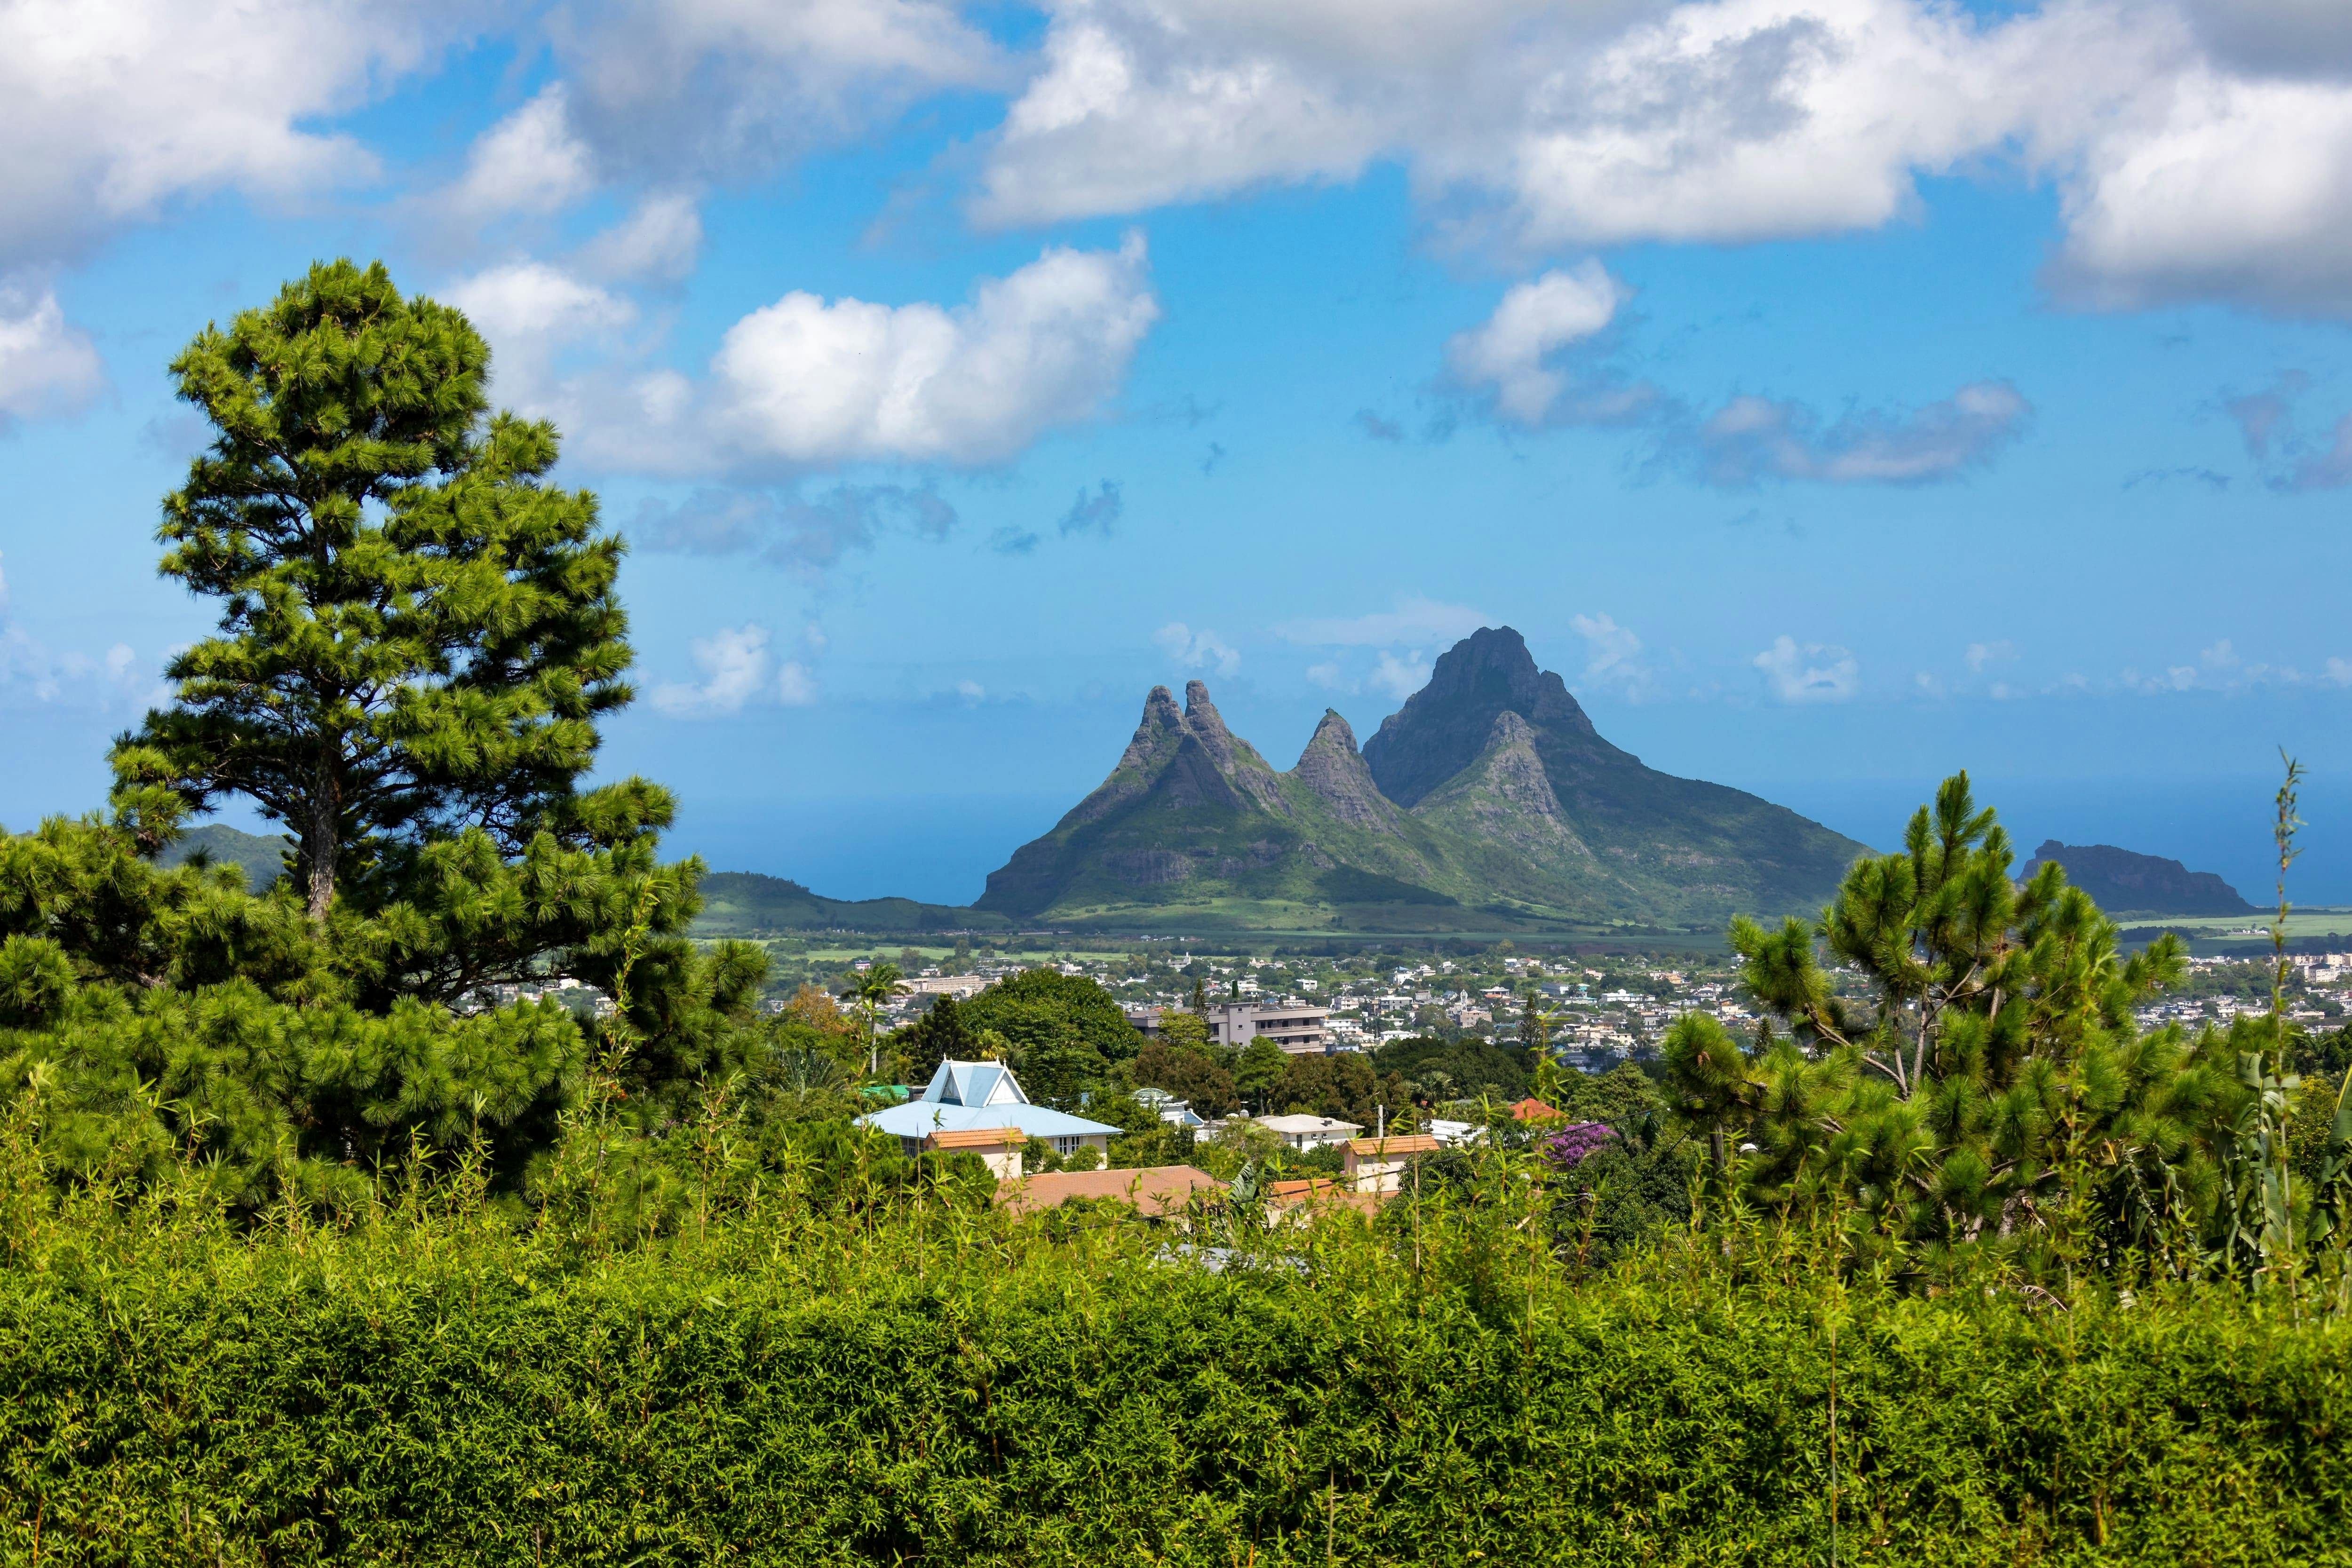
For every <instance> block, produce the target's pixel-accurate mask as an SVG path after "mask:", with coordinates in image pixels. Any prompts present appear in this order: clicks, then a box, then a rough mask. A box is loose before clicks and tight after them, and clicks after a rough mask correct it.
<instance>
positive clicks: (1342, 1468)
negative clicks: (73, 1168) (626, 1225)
mask: <svg viewBox="0 0 2352 1568" xmlns="http://www.w3.org/2000/svg"><path fill="white" fill-rule="evenodd" d="M813 1131H814V1130H813ZM824 1136H825V1137H826V1138H828V1139H830V1140H832V1141H831V1142H830V1143H829V1144H825V1145H822V1146H821V1145H819V1144H818V1143H816V1142H814V1141H813V1142H810V1143H808V1144H807V1145H804V1148H803V1154H804V1155H805V1158H804V1159H803V1161H802V1164H801V1166H800V1170H799V1173H798V1174H795V1175H793V1176H788V1177H784V1178H782V1179H781V1180H780V1182H779V1184H778V1185H777V1186H774V1187H773V1188H772V1189H763V1192H764V1196H761V1197H757V1198H756V1199H752V1198H750V1197H748V1196H747V1198H746V1202H747V1203H748V1204H749V1207H736V1208H734V1209H731V1210H730V1211H728V1212H726V1213H714V1214H712V1215H711V1216H710V1217H709V1218H708V1219H707V1221H703V1222H700V1223H697V1222H695V1221H694V1220H693V1219H692V1218H691V1212H692V1206H691V1204H689V1206H688V1210H689V1217H688V1219H687V1220H686V1221H685V1222H683V1223H681V1224H678V1225H676V1226H674V1227H672V1228H670V1230H669V1231H668V1233H667V1237H666V1239H665V1238H661V1237H656V1238H651V1239H647V1238H644V1237H640V1238H638V1239H635V1240H625V1241H623V1242H622V1243H620V1244H617V1245H613V1246H609V1247H608V1246H604V1245H603V1244H601V1243H599V1244H597V1245H593V1246H587V1247H584V1248H583V1239H584V1238H587V1237H588V1236H590V1235H591V1234H592V1233H591V1231H590V1230H589V1229H587V1228H581V1227H579V1226H575V1225H572V1224H557V1223H551V1222H545V1223H541V1224H539V1225H536V1226H523V1227H518V1226H517V1225H515V1224H514V1223H513V1222H512V1220H511V1219H510V1218H509V1217H506V1216H503V1215H500V1214H499V1213H497V1212H496V1211H495V1210H492V1209H487V1208H482V1207H478V1206H477V1205H476V1203H475V1202H474V1201H473V1200H471V1199H469V1198H468V1197H467V1189H466V1188H465V1187H464V1186H463V1185H462V1184H460V1185H459V1186H457V1187H454V1188H451V1187H442V1188H434V1189H425V1190H423V1191H400V1192H397V1193H395V1194H394V1195H391V1196H392V1197H394V1202H393V1203H392V1206H391V1207H363V1208H362V1209H361V1210H360V1211H358V1212H357V1213H356V1214H355V1215H354V1218H353V1223H352V1225H351V1226H350V1227H349V1228H346V1229H331V1230H325V1231H319V1230H299V1229H295V1228H270V1229H268V1230H265V1231H264V1232H262V1233H260V1234H257V1235H255V1236H251V1237H249V1238H246V1239H239V1238H237V1237H236V1236H233V1235H231V1234H228V1233H226V1232H224V1231H222V1230H220V1229H219V1228H217V1227H216V1226H215V1225H214V1224H213V1223H211V1222H210V1221H208V1220H207V1219H206V1218H205V1213H204V1211H203V1210H202V1209H201V1207H185V1208H178V1209H171V1208H167V1209H163V1210H141V1209H137V1208H132V1209H129V1210H122V1209H113V1210H110V1209H109V1208H108V1207H104V1206H102V1205H100V1204H98V1203H94V1202H90V1201H87V1200H81V1199H73V1200H68V1203H67V1206H66V1207H62V1208H60V1207H42V1208H28V1207H25V1206H24V1205H23V1204H22V1203H21V1202H18V1201H16V1197H15V1196H14V1195H16V1194H17V1193H18V1191H19V1189H18V1188H17V1186H16V1185H15V1184H13V1183H0V1193H5V1194H9V1195H11V1199H10V1201H11V1203H12V1205H13V1207H10V1208H9V1209H8V1210H7V1211H6V1221H7V1223H6V1225H5V1228H0V1243H5V1263H0V1456H5V1457H0V1495H5V1498H6V1500H7V1506H6V1507H5V1509H0V1554H5V1555H6V1556H7V1557H8V1558H9V1559H10V1560H12V1561H30V1560H31V1559H32V1557H33V1556H34V1551H33V1540H34V1536H35V1533H36V1531H37V1532H38V1534H39V1541H40V1547H39V1556H40V1559H41V1561H43V1562H44V1563H58V1564H60V1565H71V1564H78V1563H121V1562H168V1561H181V1560H190V1559H198V1560H204V1561H230V1562H240V1561H247V1562H249V1561H259V1560H262V1559H263V1558H264V1557H266V1558H267V1560H268V1561H270V1562H272V1563H298V1564H299V1563H363V1562H377V1561H383V1560H384V1559H386V1558H388V1557H395V1556H397V1557H401V1558H404V1559H406V1560H411V1561H416V1562H420V1563H475V1562H484V1561H495V1562H507V1561H518V1560H520V1561H526V1562H527V1561H531V1560H533V1559H538V1560H543V1561H547V1562H563V1563H621V1562H638V1563H689V1562H697V1563H698V1562H705V1561H709V1560H710V1559H711V1558H713V1557H715V1556H719V1555H732V1556H740V1557H743V1558H745V1559H747V1560H751V1561H762V1562H824V1563H869V1562H903V1563H933V1562H938V1563H1024V1564H1031V1563H1101V1562H1104V1561H1107V1560H1108V1561H1126V1560H1130V1559H1149V1560H1152V1561H1162V1562H1169V1563H1180V1564H1202V1565H1204V1568H1205V1565H1208V1564H1229V1563H1233V1562H1234V1561H1255V1562H1259V1563H1275V1564H1281V1563H1297V1564H1301V1565H1304V1564H1308V1563H1314V1564H1324V1563H1332V1562H1348V1563H1381V1562H1437V1561H1444V1562H1470V1561H1539V1562H1559V1563H1627V1564H1632V1563H1687V1564H1700V1563H1706V1564H1713V1563H1724V1562H1753V1563H1792V1564H1793V1563H1811V1562H1815V1561H1819V1560H1821V1559H1822V1556H1823V1555H1824V1552H1825V1547H1824V1542H1826V1539H1827V1535H1828V1529H1829V1521H1830V1518H1831V1516H1832V1510H1835V1511H1836V1514H1837V1517H1838V1518H1839V1519H1840V1521H1842V1525H1843V1530H1842V1542H1843V1552H1842V1560H1844V1561H1853V1562H1861V1563H1890V1564H1891V1563H1985V1564H1993V1563H2011V1562H2016V1561H2033V1562H2037V1563H2051V1564H2104V1563H2113V1564H2124V1563H2147V1562H2212V1563H2269V1562H2314V1563H2315V1562H2322V1561H2330V1560H2333V1558H2334V1557H2335V1556H2336V1555H2338V1554H2339V1553H2338V1549H2337V1546H2336V1545H2335V1544H2332V1543H2336V1542H2341V1541H2342V1540H2343V1539H2344V1538H2345V1537H2346V1535H2347V1532H2352V1519H2347V1505H2352V1458H2347V1455H2346V1453H2345V1451H2344V1449H2343V1448H2342V1445H2340V1444H2338V1443H2336V1442H2335V1441H2333V1440H2332V1439H2331V1438H2330V1437H2329V1436H2328V1434H2331V1433H2333V1432H2336V1431H2340V1430H2341V1429H2343V1427H2345V1425H2346V1424H2347V1421H2352V1375H2347V1372H2346V1371H2345V1368H2346V1367H2347V1365H2352V1356H2347V1352H2352V1342H2347V1333H2352V1329H2347V1320H2346V1319H2344V1318H2342V1317H2336V1316H2328V1315H2316V1316H2315V1315H2305V1316H2304V1317H2302V1318H2300V1319H2298V1318H2297V1317H2295V1316H2294V1315H2293V1314H2289V1313H2286V1312H2278V1311H2263V1310H2259V1309H2258V1308H2257V1307H2255V1306H2252V1305H2250V1304H2249V1303H2247V1302H2246V1301H2244V1300H2243V1299H2242V1297H2241V1296H2240V1295H2239V1294H2238V1293H2237V1292H2235V1291H2216V1290H2212V1289H2210V1288H2171V1289H2168V1290H2158V1291H2147V1292H2146V1293H2144V1294H2142V1295H2141V1296H2140V1297H2138V1298H2137V1300H2135V1301H2132V1302H2130V1303H2129V1304H2128V1305H2126V1304H2123V1303H2120V1302H2117V1301H2110V1300H2108V1299H2106V1298H2105V1297H2104V1296H2102V1295H2100V1294H2098V1293H2096V1292H2084V1293H2081V1294H2078V1295H2077V1296H2075V1297H2074V1299H2073V1300H2072V1301H2070V1302H2069V1303H2068V1310H2066V1311H2064V1312H2059V1311H2055V1310H2052V1309H2049V1308H2046V1307H2037V1306H2036V1305H2034V1304H2033V1302H2032V1300H2031V1299H2030V1298H2026V1297H2021V1296H2020V1295H2019V1294H2017V1293H2016V1292H2013V1291H1990V1292H1988V1291H1982V1290H1971V1291H1959V1292H1955V1293H1954V1294H1952V1295H1951V1296H1948V1297H1945V1298H1941V1299H1937V1300H1924V1299H1920V1298H1916V1297H1906V1296H1903V1295H1900V1294H1897V1293H1893V1292H1889V1291H1885V1290H1884V1289H1881V1288H1877V1287H1874V1286H1873V1285H1872V1284H1871V1283H1870V1282H1869V1281H1867V1280H1866V1279H1857V1280H1855V1281H1852V1282H1850V1283H1847V1284H1837V1283H1835V1282H1834V1281H1833V1278H1832V1276H1830V1275H1828V1274H1826V1273H1825V1272H1824V1270H1823V1268H1822V1265H1823V1264H1825V1263H1827V1262H1828V1261H1829V1259H1828V1258H1827V1256H1826V1255H1811V1254H1808V1253H1806V1252H1805V1251H1804V1250H1803V1249H1802V1247H1803V1243H1802V1241H1800V1244H1799V1246H1798V1247H1797V1248H1796V1249H1793V1250H1785V1251H1781V1252H1779V1253H1775V1252H1771V1251H1765V1252H1758V1253H1748V1252H1746V1251H1744V1250H1742V1251H1738V1254H1737V1256H1736V1257H1735V1259H1734V1260H1731V1261H1728V1262H1726V1261H1720V1260H1716V1261H1710V1260H1711V1259H1714V1258H1715V1257H1716V1254H1715V1251H1714V1249H1713V1246H1712V1245H1711V1243H1710V1244H1707V1245H1701V1246H1697V1247H1695V1248H1691V1249H1675V1248H1672V1247H1668V1248H1666V1249H1664V1250H1659V1249H1648V1250H1643V1249H1634V1250H1633V1251H1630V1252H1628V1253H1627V1254H1626V1256H1625V1257H1624V1258H1623V1260H1622V1261H1621V1262H1620V1263H1619V1264H1618V1266H1616V1267H1615V1268H1613V1269H1611V1270H1600V1271H1595V1270H1591V1269H1589V1268H1588V1269H1585V1270H1577V1269H1576V1268H1575V1267H1573V1266H1572V1265H1571V1264H1568V1263H1564V1262H1561V1261H1558V1260H1554V1259H1553V1257H1552V1255H1551V1254H1550V1253H1549V1251H1546V1250H1540V1249H1538V1250H1530V1249H1528V1248H1527V1247H1525V1246H1524V1245H1521V1244H1519V1243H1520V1242H1523V1241H1524V1237H1523V1236H1521V1235H1520V1233H1518V1232H1515V1231H1510V1230H1508V1228H1507V1227H1504V1228H1479V1227H1481V1226H1482V1225H1484V1224H1485V1222H1484V1221H1483V1220H1482V1219H1481V1218H1480V1217H1479V1215H1478V1214H1477V1213H1475V1212H1473V1211H1468V1210H1464V1209H1460V1208H1449V1207H1444V1206H1442V1205H1439V1204H1436V1203H1432V1204H1431V1205H1429V1206H1428V1207H1427V1208H1426V1212H1424V1214H1423V1217H1422V1218H1423V1224H1422V1227H1421V1229H1420V1234H1419V1238H1418V1246H1417V1247H1415V1246H1412V1245H1411V1244H1409V1243H1403V1242H1402V1241H1401V1240H1400V1239H1398V1238H1397V1237H1394V1236H1389V1235H1378V1234H1375V1233H1373V1232H1370V1231H1368V1230H1367V1229H1366V1228H1363V1227H1361V1226H1360V1225H1357V1224H1355V1223H1354V1222H1353V1221H1352V1220H1351V1219H1346V1218H1342V1219H1340V1220H1338V1221H1334V1222H1331V1223H1328V1224H1326V1225H1323V1226H1320V1227H1318V1228H1314V1229H1313V1230H1311V1231H1306V1232H1299V1231H1286V1232H1277V1233H1272V1234H1269V1235H1267V1236H1265V1237H1263V1238H1258V1239H1253V1238H1252V1237H1250V1236H1248V1235H1245V1234H1243V1233H1239V1232H1237V1233H1235V1235H1234V1237H1233V1238H1232V1245H1233V1247H1234V1258H1235V1266H1234V1267H1229V1268H1227V1269H1226V1270H1223V1271H1222V1272H1212V1271H1210V1270H1205V1269H1202V1268H1199V1267H1195V1266H1192V1264H1190V1263H1189V1262H1188V1261H1187V1260H1186V1259H1185V1257H1184V1256H1183V1255H1182V1254H1181V1253H1179V1252H1172V1251H1171V1249H1169V1248H1168V1246H1167V1244H1166V1240H1165V1232H1164V1231H1162V1230H1158V1229H1155V1228H1150V1227H1147V1226H1143V1225H1140V1224H1138V1223H1136V1222H1134V1220H1133V1219H1132V1218H1131V1217H1129V1216H1127V1215H1125V1213H1124V1211H1123V1210H1122V1209H1118V1208H1115V1207H1109V1206H1098V1207H1097V1209H1095V1210H1094V1211H1092V1212H1089V1213H1087V1214H1084V1215H1078V1216H1066V1217H1061V1218H1067V1219H1069V1220H1070V1223H1066V1224H1060V1225H1056V1224H1054V1223H1051V1222H1049V1221H1037V1222H1030V1223H1026V1224H1011V1223H1008V1222H1006V1221H1005V1220H1004V1219H1003V1217H1001V1216H998V1215H993V1214H990V1213H988V1212H986V1211H985V1210H982V1209H980V1208H977V1207H971V1202H970V1194H971V1190H972V1189H971V1186H969V1185H967V1184H968V1169H964V1170H962V1171H961V1172H960V1169H959V1167H955V1166H952V1165H951V1164H943V1165H941V1166H936V1167H918V1166H916V1165H915V1163H914V1162H908V1161H899V1160H894V1159H892V1158H891V1157H890V1156H888V1155H886V1154H884V1153H883V1152H882V1151H881V1150H880V1149H879V1148H878V1147H877V1146H875V1145H879V1144H881V1143H884V1142H887V1140H857V1139H854V1138H850V1137H848V1136H847V1135H846V1134H843V1133H842V1132H841V1131H840V1130H838V1129H834V1130H831V1131H829V1132H827V1133H826V1134H824ZM1512 1204H1513V1200H1512V1199H1511V1197H1509V1195H1508V1190H1506V1191H1505V1192H1503V1193H1501V1194H1499V1195H1498V1199H1497V1204H1496V1218H1499V1219H1507V1218H1508V1216H1509V1215H1510V1214H1511V1213H1512V1212H1513V1207H1512ZM1513 1237H1517V1238H1518V1241H1514V1240H1512V1239H1511V1238H1513ZM1284 1247H1288V1248H1293V1249H1297V1250H1296V1251H1294V1252H1291V1253H1288V1254H1285V1253H1283V1252H1280V1251H1277V1250H1269V1249H1279V1248H1284ZM1284 1256H1290V1257H1295V1258H1297V1259H1299V1260H1303V1261H1304V1262H1306V1263H1307V1265H1308V1266H1305V1267H1282V1266H1263V1267H1260V1266H1250V1265H1249V1263H1248V1260H1250V1259H1253V1258H1260V1257H1262V1258H1263V1259H1264V1260H1265V1261H1266V1262H1268V1263H1272V1262H1273V1260H1276V1259H1277V1258H1280V1257H1284ZM1832 1393H1833V1394H1834V1401H1832ZM1832 1403H1834V1406H1835V1409H1836V1411H1837V1425H1836V1439H1837V1448H1836V1468H1835V1471H1834V1475H1832V1469H1831V1458H1832V1450H1831V1441H1830V1439H1831V1425H1830V1420H1829V1417H1828V1415H1827V1412H1828V1410H1829V1409H1830V1408H1831V1407H1832ZM886 1500H887V1503H886Z"/></svg>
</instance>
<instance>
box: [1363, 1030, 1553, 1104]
mask: <svg viewBox="0 0 2352 1568" xmlns="http://www.w3.org/2000/svg"><path fill="white" fill-rule="evenodd" d="M1372 1065H1373V1066H1374V1067H1375V1068H1377V1069H1378V1070H1379V1071H1380V1072H1381V1075H1382V1076H1383V1077H1385V1076H1386V1075H1388V1074H1390V1073H1394V1074H1396V1075H1397V1076H1398V1077H1400V1078H1402V1079H1403V1080H1404V1081H1405V1082H1407V1083H1409V1084H1412V1085H1413V1086H1414V1087H1416V1088H1418V1089H1419V1090H1421V1091H1422V1092H1423V1095H1424V1096H1425V1097H1426V1098H1429V1099H1431V1100H1435V1101H1445V1100H1473V1101H1475V1100H1479V1099H1486V1100H1491V1101H1494V1102H1496V1103H1498V1104H1508V1103H1511V1102H1512V1101H1514V1100H1518V1099H1521V1098H1524V1097H1525V1096H1526V1094H1527V1092H1528V1063H1527V1058H1526V1055H1525V1053H1523V1052H1521V1051H1514V1050H1512V1049H1511V1048H1509V1047H1507V1046H1500V1045H1496V1044H1493V1043H1492V1042H1490V1041H1487V1040H1476V1039H1471V1038H1466V1037H1465V1038H1464V1039H1462V1040H1442V1039H1439V1038H1437V1037H1436V1036H1434V1035H1423V1036H1419V1037H1417V1038H1415V1039H1412V1040H1391V1041H1390V1042H1389V1043H1388V1044H1386V1045H1383V1046H1381V1048H1380V1049H1379V1050H1378V1051H1374V1052H1373V1053H1372Z"/></svg>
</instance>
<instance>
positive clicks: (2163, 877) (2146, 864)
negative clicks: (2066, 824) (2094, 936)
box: [2018, 839, 2255, 915]
mask: <svg viewBox="0 0 2352 1568" xmlns="http://www.w3.org/2000/svg"><path fill="white" fill-rule="evenodd" d="M2050 861H2055V862H2058V864H2060V865H2062V866H2063V867H2064V868H2065V870H2066V880H2067V881H2068V882H2071V883H2074V885H2075V886H2076V887H2079V888H2081V889H2082V890H2083V891H2084V892H2085V893H2087V894H2090V895H2091V897H2092V900H2093V901H2094V902H2095V903H2096V904H2098V906H2099V907H2100V908H2101V909H2104V910H2106V911H2109V912H2110V913H2118V914H2128V915H2252V914H2254V913H2255V909H2254V906H2253V905H2252V904H2249V903H2247V902H2246V901H2245V900H2244V899H2243V898H2242V897H2240V896H2239V894H2238V890H2237V889H2236V888H2234V887H2231V885H2230V884H2229V883H2226V882H2223V881H2222V880H2221V878H2220V877H2218V876H2216V875H2214V874H2213V873H2211V872H2210V871H2190V870H2189V868H2188V867H2187V866H2184V865H2182V864H2181V863H2180V862H2179V861H2174V860H2166V859H2165V858H2164V857H2163V856H2162V855H2144V854H2137V853H2135V852H2132V851H2130V850H2119V849H2117V848H2116V846H2115V845H2113V844H2062V843H2060V842H2059V841H2057V840H2056V839H2050V840H2047V841H2044V842H2043V843H2042V847H2041V848H2040V849H2038V850H2036V851H2034V852H2033V858H2032V860H2030V861H2028V862H2025V868H2024V869H2023V870H2022V871H2021V872H2020V873H2018V875H2019V877H2020V878H2021V880H2022V879H2025V878H2030V877H2032V875H2033V873H2035V872H2037V871H2039V870H2041V869H2042V865H2043V863H2044V862H2050Z"/></svg>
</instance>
